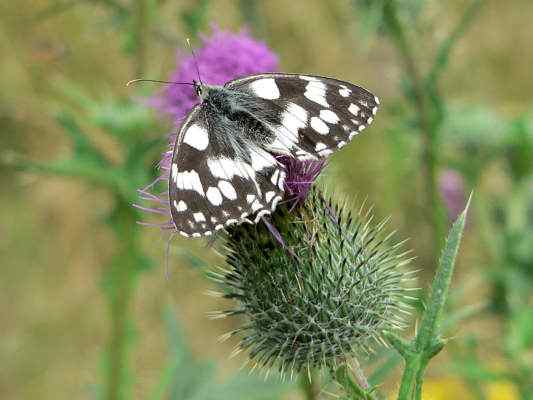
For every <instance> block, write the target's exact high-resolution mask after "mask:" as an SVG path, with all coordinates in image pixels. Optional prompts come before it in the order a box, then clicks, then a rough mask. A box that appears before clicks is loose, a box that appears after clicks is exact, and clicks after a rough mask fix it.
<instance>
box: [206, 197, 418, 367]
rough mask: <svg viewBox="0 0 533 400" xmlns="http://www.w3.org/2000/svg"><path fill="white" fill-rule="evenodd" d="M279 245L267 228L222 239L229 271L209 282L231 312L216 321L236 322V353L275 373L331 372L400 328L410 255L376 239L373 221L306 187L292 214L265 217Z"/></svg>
mask: <svg viewBox="0 0 533 400" xmlns="http://www.w3.org/2000/svg"><path fill="white" fill-rule="evenodd" d="M272 223H273V224H274V225H275V226H276V228H277V229H278V230H279V231H280V232H281V234H282V236H283V238H284V240H285V241H286V245H287V246H288V247H289V248H290V249H291V250H292V252H293V253H294V254H295V255H296V257H293V256H290V255H289V254H288V252H287V251H286V249H284V248H281V247H280V246H278V245H277V242H276V240H275V238H273V236H272V235H271V234H270V233H269V231H268V229H267V228H266V227H265V226H264V225H256V226H251V225H240V226H237V227H234V228H232V229H231V230H230V232H229V234H228V238H227V263H228V264H229V268H228V269H227V270H222V272H216V273H213V278H214V279H215V280H217V281H218V282H219V283H221V284H222V288H223V292H224V295H225V297H227V298H231V299H234V300H235V301H236V306H235V307H234V308H233V309H229V310H226V311H220V312H215V313H213V316H214V317H226V316H231V315H237V314H238V315H243V316H244V319H245V322H244V324H243V325H242V326H241V327H240V328H238V329H236V330H234V331H232V332H230V333H228V334H227V335H226V336H227V337H230V336H232V335H237V336H239V337H240V344H239V345H238V348H237V349H236V351H237V352H239V351H241V350H248V351H249V359H250V360H251V361H252V363H254V364H256V365H258V366H261V367H266V368H267V369H270V368H271V367H277V368H278V369H279V370H280V371H281V372H282V373H284V372H288V371H290V372H291V374H292V372H298V371H301V370H302V369H308V368H313V367H323V366H325V367H336V366H337V364H338V363H342V362H343V361H344V360H345V359H346V358H348V357H351V356H354V355H356V354H357V353H359V352H360V351H361V350H362V351H369V350H370V349H371V346H372V343H373V342H381V341H382V339H381V335H382V333H383V332H384V331H387V330H391V329H394V328H401V327H403V321H402V313H405V310H404V309H405V308H406V307H407V305H406V304H405V299H406V298H407V297H406V296H405V290H404V285H403V284H404V281H405V280H406V276H407V275H408V273H407V274H406V273H405V272H404V271H403V270H402V266H403V265H404V264H407V263H408V261H409V260H407V259H406V254H407V252H403V250H402V243H397V244H391V243H390V238H391V235H386V234H384V233H383V228H384V226H385V224H386V221H383V222H381V223H377V224H375V223H373V218H372V217H371V216H370V212H369V211H368V212H363V211H361V212H360V213H358V214H356V215H353V214H351V213H350V212H349V211H347V210H345V209H341V208H337V207H335V206H333V204H332V203H331V202H330V201H329V202H328V201H326V200H325V199H324V198H323V196H322V195H321V193H320V192H319V191H318V190H317V189H314V188H312V189H311V190H310V192H309V196H308V197H307V199H306V201H305V202H304V203H303V204H302V205H301V206H300V207H298V208H297V209H296V210H295V211H292V212H289V211H288V209H287V208H286V207H284V206H281V207H279V208H278V210H277V211H276V212H275V213H274V214H273V216H272Z"/></svg>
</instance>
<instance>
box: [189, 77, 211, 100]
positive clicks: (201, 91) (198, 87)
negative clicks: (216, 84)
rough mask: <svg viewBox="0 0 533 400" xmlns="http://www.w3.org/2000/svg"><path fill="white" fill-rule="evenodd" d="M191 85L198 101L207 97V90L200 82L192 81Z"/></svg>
mask: <svg viewBox="0 0 533 400" xmlns="http://www.w3.org/2000/svg"><path fill="white" fill-rule="evenodd" d="M192 84H193V86H194V92H195V93H196V95H197V96H198V97H199V98H200V100H202V101H203V100H204V99H205V98H206V96H207V92H208V88H207V86H206V85H204V84H203V83H202V82H199V81H196V80H193V81H192Z"/></svg>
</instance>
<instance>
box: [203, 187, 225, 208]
mask: <svg viewBox="0 0 533 400" xmlns="http://www.w3.org/2000/svg"><path fill="white" fill-rule="evenodd" d="M205 194H206V196H207V200H209V202H210V203H211V204H213V205H214V206H219V205H221V204H222V194H221V193H220V190H218V188H216V187H213V186H210V187H209V189H207V192H205Z"/></svg>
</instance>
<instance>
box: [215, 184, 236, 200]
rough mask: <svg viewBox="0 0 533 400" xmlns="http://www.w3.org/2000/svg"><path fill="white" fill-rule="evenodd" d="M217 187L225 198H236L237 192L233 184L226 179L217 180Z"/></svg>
mask: <svg viewBox="0 0 533 400" xmlns="http://www.w3.org/2000/svg"><path fill="white" fill-rule="evenodd" d="M218 188H219V189H220V191H221V192H222V194H223V195H224V196H225V197H226V198H228V199H230V200H235V199H237V192H236V191H235V188H234V187H233V185H232V184H231V183H229V182H228V181H218Z"/></svg>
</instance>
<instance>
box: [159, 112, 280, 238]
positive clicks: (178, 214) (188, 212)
mask: <svg viewBox="0 0 533 400" xmlns="http://www.w3.org/2000/svg"><path fill="white" fill-rule="evenodd" d="M232 124H233V125H232ZM237 129H242V127H241V126H239V125H238V122H231V121H228V120H227V119H224V120H223V119H222V117H221V116H220V115H217V114H216V113H211V112H208V110H206V108H205V107H204V106H203V105H202V104H200V105H198V106H196V107H195V108H194V109H193V110H192V111H191V112H190V114H189V115H188V117H187V119H186V120H185V121H184V122H183V123H182V126H181V128H180V132H179V134H178V138H177V140H176V145H175V148H174V154H173V156H172V163H171V170H170V176H169V198H170V208H171V214H172V220H173V222H174V225H175V226H176V230H177V231H178V232H179V233H180V234H181V235H183V236H187V237H188V236H192V237H200V236H208V235H211V234H213V233H214V232H215V231H217V230H220V229H222V228H224V227H225V226H228V225H231V224H236V223H241V222H244V221H247V222H252V220H253V221H254V222H258V221H259V218H261V216H262V215H265V214H268V213H270V212H272V211H273V210H274V209H275V208H276V204H277V202H278V201H279V200H281V198H282V196H283V182H284V179H285V172H284V171H283V170H282V169H281V168H280V165H279V164H278V162H277V161H276V159H275V158H274V157H273V156H272V155H271V154H270V153H268V152H267V151H265V150H264V149H262V148H259V147H257V146H255V145H254V144H253V143H248V142H239V141H238V139H239V135H232V134H231V133H232V131H235V130H237Z"/></svg>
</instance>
